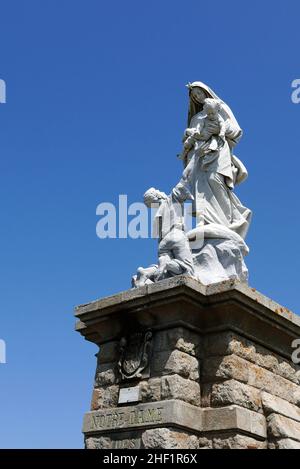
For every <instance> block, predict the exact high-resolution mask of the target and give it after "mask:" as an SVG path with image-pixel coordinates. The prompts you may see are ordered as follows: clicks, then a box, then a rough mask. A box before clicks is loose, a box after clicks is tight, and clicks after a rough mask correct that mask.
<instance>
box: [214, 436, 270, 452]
mask: <svg viewBox="0 0 300 469" xmlns="http://www.w3.org/2000/svg"><path fill="white" fill-rule="evenodd" d="M212 447H213V449H267V442H266V441H260V440H256V439H255V438H251V437H249V436H246V435H234V436H226V435H222V436H219V437H216V438H213V441H212Z"/></svg>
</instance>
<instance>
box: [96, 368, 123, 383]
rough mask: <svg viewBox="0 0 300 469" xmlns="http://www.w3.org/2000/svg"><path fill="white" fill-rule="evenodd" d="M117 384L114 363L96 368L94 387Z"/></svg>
mask: <svg viewBox="0 0 300 469" xmlns="http://www.w3.org/2000/svg"><path fill="white" fill-rule="evenodd" d="M117 382H118V375H117V371H116V365H115V363H105V364H103V365H99V366H97V369H96V374H95V386H110V385H112V384H115V383H117Z"/></svg>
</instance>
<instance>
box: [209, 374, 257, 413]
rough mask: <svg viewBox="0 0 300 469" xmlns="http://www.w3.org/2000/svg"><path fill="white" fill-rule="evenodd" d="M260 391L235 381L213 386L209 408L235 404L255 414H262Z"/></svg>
mask: <svg viewBox="0 0 300 469" xmlns="http://www.w3.org/2000/svg"><path fill="white" fill-rule="evenodd" d="M260 394H261V393H260V391H259V390H257V389H255V388H253V387H252V386H248V385H247V384H243V383H240V382H238V381H235V380H229V381H225V382H223V383H219V384H214V385H213V386H212V391H211V406H212V407H223V406H226V405H232V404H236V405H239V406H241V407H246V408H247V409H250V410H254V411H256V412H262V405H261V397H260Z"/></svg>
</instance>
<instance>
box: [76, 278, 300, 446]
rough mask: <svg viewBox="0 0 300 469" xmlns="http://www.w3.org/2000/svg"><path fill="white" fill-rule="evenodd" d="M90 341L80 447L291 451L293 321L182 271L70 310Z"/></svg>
mask: <svg viewBox="0 0 300 469" xmlns="http://www.w3.org/2000/svg"><path fill="white" fill-rule="evenodd" d="M76 317H77V324H76V329H77V331H78V332H80V333H81V334H82V335H83V336H84V337H85V338H86V339H87V340H89V341H91V342H94V343H95V344H97V345H98V346H99V353H98V357H97V368H96V374H95V383H94V389H93V396H92V403H91V409H90V411H89V412H87V413H86V415H85V417H84V425H83V432H84V438H85V445H86V448H99V449H101V448H166V449H171V448H177V449H198V448H220V449H221V448H241V449H244V448H245V449H252V448H255V449H256V448H258V449H266V448H280V449H283V448H299V449H300V367H299V365H297V364H295V363H293V361H292V358H291V356H292V353H293V351H294V349H293V347H292V343H293V341H294V340H295V339H299V338H300V318H299V317H298V316H296V315H295V314H293V313H292V312H291V311H289V310H288V309H286V308H284V307H282V306H280V305H278V304H277V303H275V302H273V301H272V300H270V299H269V298H266V297H265V296H263V295H261V294H260V293H258V292H257V291H256V290H255V289H253V288H250V287H248V286H246V285H244V284H241V283H235V282H232V281H226V282H222V283H219V284H216V285H212V286H203V285H201V284H200V283H199V282H197V281H195V280H193V279H192V278H189V277H186V276H179V277H174V278H172V279H169V280H164V281H161V282H158V283H156V284H153V285H148V286H144V287H141V288H138V289H132V290H128V291H125V292H122V293H119V294H117V295H114V296H111V297H108V298H104V299H101V300H97V301H94V302H91V303H88V304H86V305H81V306H78V307H77V308H76Z"/></svg>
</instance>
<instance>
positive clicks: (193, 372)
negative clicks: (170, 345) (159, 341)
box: [151, 350, 199, 381]
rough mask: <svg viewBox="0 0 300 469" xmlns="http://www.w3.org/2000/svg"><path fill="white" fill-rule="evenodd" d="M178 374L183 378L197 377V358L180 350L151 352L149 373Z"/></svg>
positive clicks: (195, 378) (194, 378) (196, 378)
mask: <svg viewBox="0 0 300 469" xmlns="http://www.w3.org/2000/svg"><path fill="white" fill-rule="evenodd" d="M173 373H174V374H178V375H180V376H182V377H183V378H188V379H192V380H194V381H196V380H198V379H199V362H198V360H197V358H195V357H193V356H191V355H189V354H187V353H185V352H181V351H180V350H173V351H172V352H168V351H167V352H157V353H154V354H153V358H152V364H151V374H152V375H153V374H154V375H159V376H161V375H165V374H173Z"/></svg>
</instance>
